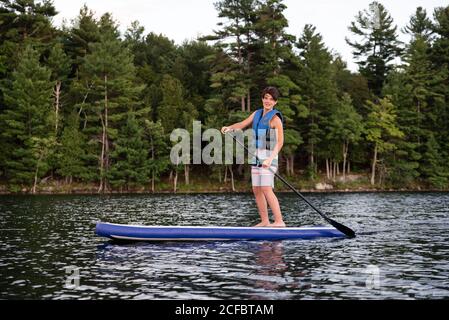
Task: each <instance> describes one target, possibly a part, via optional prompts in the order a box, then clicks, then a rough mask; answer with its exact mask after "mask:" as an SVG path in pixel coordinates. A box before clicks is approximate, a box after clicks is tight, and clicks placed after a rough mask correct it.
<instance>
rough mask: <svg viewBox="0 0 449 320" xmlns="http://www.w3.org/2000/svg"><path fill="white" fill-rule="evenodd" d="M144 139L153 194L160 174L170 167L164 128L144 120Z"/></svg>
mask: <svg viewBox="0 0 449 320" xmlns="http://www.w3.org/2000/svg"><path fill="white" fill-rule="evenodd" d="M144 137H145V139H146V140H147V141H148V147H149V157H148V160H147V161H148V169H149V171H150V179H151V191H152V192H155V190H156V188H155V183H156V181H159V180H160V176H161V174H162V173H163V172H164V171H166V170H167V168H168V167H169V165H170V160H169V156H168V154H169V152H170V151H169V149H168V145H167V140H166V138H165V135H164V128H163V127H162V124H161V122H160V121H158V122H152V121H150V120H145V131H144Z"/></svg>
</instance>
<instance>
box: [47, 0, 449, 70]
mask: <svg viewBox="0 0 449 320" xmlns="http://www.w3.org/2000/svg"><path fill="white" fill-rule="evenodd" d="M372 1H373V0H307V1H306V0H284V4H285V5H286V6H287V9H286V10H285V11H284V14H285V16H286V17H287V19H288V21H289V28H288V29H287V31H288V32H289V33H291V34H293V35H295V36H297V37H298V36H299V35H300V34H301V32H302V30H303V28H304V25H305V24H306V23H310V24H313V25H314V26H316V27H317V31H318V32H319V33H321V35H322V36H323V40H324V42H325V44H326V45H327V47H328V48H329V49H332V50H333V51H335V52H337V53H339V54H340V55H342V57H343V59H344V60H345V61H346V62H347V63H348V67H349V69H351V70H353V71H355V70H356V69H357V66H356V65H355V64H354V62H353V59H352V54H351V48H350V47H349V46H348V45H347V44H346V42H345V37H350V36H351V34H350V32H349V30H348V26H349V25H350V23H351V21H353V20H354V17H355V15H356V14H357V13H358V12H359V11H362V10H364V9H368V5H369V4H370V3H371V2H372ZM214 2H216V0H53V3H54V5H55V7H56V10H57V11H58V12H59V14H58V15H57V16H56V17H55V19H54V22H55V24H56V25H57V26H60V25H61V24H62V20H63V19H65V20H66V21H67V22H70V21H71V19H73V18H75V17H76V16H77V15H78V14H79V10H80V8H81V7H82V6H83V4H84V3H86V4H87V6H88V7H89V8H90V9H91V10H93V11H94V12H95V13H96V16H97V17H100V16H101V15H102V14H103V13H105V12H110V13H112V15H113V17H114V19H115V20H116V21H118V23H119V24H120V29H121V30H122V31H123V32H124V31H125V30H126V28H127V27H128V26H129V25H130V24H131V22H132V21H134V20H138V21H139V22H140V24H141V25H143V26H144V27H145V34H146V33H149V32H155V33H158V34H159V33H162V34H164V35H165V36H167V37H168V38H169V39H171V40H174V41H175V43H177V44H181V43H182V42H183V41H184V40H186V39H187V40H194V39H196V38H197V37H198V36H199V35H208V34H211V33H212V31H213V30H214V29H217V22H218V21H219V19H218V17H217V11H216V10H215V8H214V5H213V4H214ZM378 2H380V3H382V4H383V5H384V6H385V7H386V9H387V10H388V11H389V13H390V14H391V16H392V17H393V19H394V22H395V23H396V25H397V26H398V28H399V30H400V29H401V28H403V27H404V26H405V25H406V24H408V22H409V19H410V16H411V15H412V14H413V13H414V12H415V10H416V8H417V7H418V6H422V7H423V8H425V9H426V10H427V13H428V14H429V16H433V10H434V8H435V7H441V6H446V5H448V2H447V0H378ZM399 35H400V39H401V40H402V41H407V39H408V38H407V37H406V36H404V35H403V34H402V33H401V32H399Z"/></svg>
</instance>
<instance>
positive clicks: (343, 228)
mask: <svg viewBox="0 0 449 320" xmlns="http://www.w3.org/2000/svg"><path fill="white" fill-rule="evenodd" d="M226 133H227V132H226ZM230 136H231V137H232V138H233V139H234V140H235V141H236V142H237V143H238V144H239V145H241V146H242V147H243V148H244V149H245V151H246V152H248V154H249V155H251V156H253V157H255V158H256V160H257V161H258V162H259V163H262V162H261V161H260V159H259V157H258V156H257V155H256V154H253V153H251V152H250V151H249V150H248V148H247V147H245V145H244V144H243V143H241V142H240V141H239V140H237V139H236V138H235V136H233V135H230ZM268 169H269V170H270V171H271V172H272V173H273V174H274V175H275V176H276V177H277V178H279V179H280V180H281V181H282V182H283V183H285V184H286V185H287V186H288V187H289V188H290V189H291V190H292V191H293V192H294V193H296V194H297V195H298V196H299V197H300V198H301V199H302V200H304V201H305V202H306V203H307V204H308V205H309V206H310V207H311V208H312V209H314V210H315V211H316V212H318V213H319V215H320V216H321V217H323V218H324V219H325V220H326V221H327V222H329V223H330V224H331V225H333V226H334V227H335V228H336V229H338V230H340V231H341V232H343V233H344V234H346V235H347V236H348V237H354V236H355V232H354V231H353V230H351V229H350V228H348V227H346V226H344V225H342V224H341V223H339V222H337V221H335V220H332V219H330V218H329V217H327V216H326V215H325V214H324V213H322V212H321V211H320V210H318V209H317V208H316V207H315V206H314V205H313V204H312V203H310V202H309V200H307V199H306V198H305V197H304V196H303V195H302V194H301V193H300V192H299V191H298V190H296V189H295V187H293V186H292V185H291V184H290V183H289V182H288V181H287V180H285V179H284V178H283V177H282V176H281V175H279V174H277V173H276V172H275V171H273V169H271V167H269V168H268Z"/></svg>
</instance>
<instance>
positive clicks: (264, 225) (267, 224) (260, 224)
mask: <svg viewBox="0 0 449 320" xmlns="http://www.w3.org/2000/svg"><path fill="white" fill-rule="evenodd" d="M268 226H270V222H260V223H258V224H256V225H255V226H254V227H268Z"/></svg>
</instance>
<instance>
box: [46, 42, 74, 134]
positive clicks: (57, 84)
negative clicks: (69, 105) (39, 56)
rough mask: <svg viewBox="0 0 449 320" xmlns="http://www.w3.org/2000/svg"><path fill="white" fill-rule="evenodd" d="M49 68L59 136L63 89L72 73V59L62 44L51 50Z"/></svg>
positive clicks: (56, 131) (57, 44)
mask: <svg viewBox="0 0 449 320" xmlns="http://www.w3.org/2000/svg"><path fill="white" fill-rule="evenodd" d="M47 66H48V68H49V69H50V70H51V77H50V79H51V81H53V84H54V87H53V99H54V100H53V107H54V123H55V134H56V135H57V134H58V128H60V126H61V119H62V118H63V114H62V113H61V108H62V97H63V87H62V84H63V83H65V82H67V79H68V76H69V72H70V59H69V58H68V57H67V55H66V54H65V52H64V50H63V46H62V44H61V43H56V44H55V45H54V47H53V48H52V49H51V50H50V55H49V57H48V60H47Z"/></svg>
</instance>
